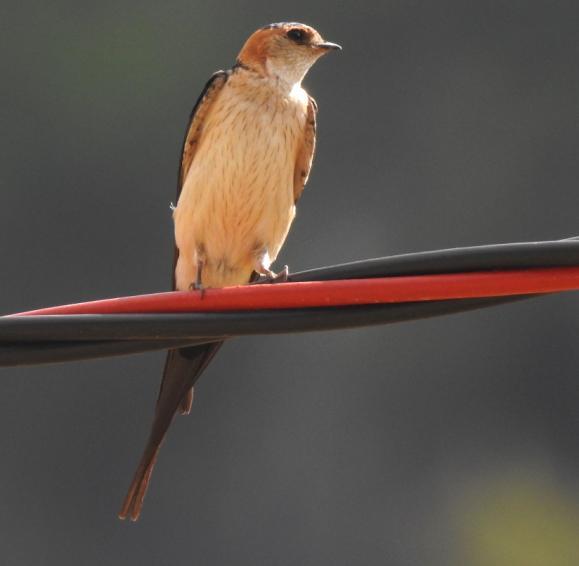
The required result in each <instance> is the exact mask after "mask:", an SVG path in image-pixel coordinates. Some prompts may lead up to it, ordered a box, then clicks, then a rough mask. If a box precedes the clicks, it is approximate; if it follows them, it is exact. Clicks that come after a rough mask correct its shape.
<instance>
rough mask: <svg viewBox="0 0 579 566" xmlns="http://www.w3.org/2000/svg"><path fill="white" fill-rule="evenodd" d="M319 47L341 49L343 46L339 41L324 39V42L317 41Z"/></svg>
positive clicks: (325, 49) (329, 49) (332, 49)
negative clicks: (333, 41)
mask: <svg viewBox="0 0 579 566" xmlns="http://www.w3.org/2000/svg"><path fill="white" fill-rule="evenodd" d="M315 46H316V47H317V48H319V49H323V50H324V51H341V50H342V46H341V45H338V44H337V43H332V42H331V41H324V42H322V43H316V45H315Z"/></svg>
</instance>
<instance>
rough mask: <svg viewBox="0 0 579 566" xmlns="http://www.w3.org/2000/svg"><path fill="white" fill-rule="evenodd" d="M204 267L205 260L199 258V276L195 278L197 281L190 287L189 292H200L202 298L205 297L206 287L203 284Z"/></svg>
mask: <svg viewBox="0 0 579 566" xmlns="http://www.w3.org/2000/svg"><path fill="white" fill-rule="evenodd" d="M203 267H205V259H204V258H203V257H199V258H198V259H197V275H196V276H195V281H194V282H193V283H191V285H189V290H190V291H199V292H200V293H201V298H203V297H204V296H205V287H203V283H202V276H203Z"/></svg>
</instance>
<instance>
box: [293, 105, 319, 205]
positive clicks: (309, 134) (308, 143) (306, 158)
mask: <svg viewBox="0 0 579 566" xmlns="http://www.w3.org/2000/svg"><path fill="white" fill-rule="evenodd" d="M317 112H318V105H317V104H316V101H315V100H314V99H313V98H312V97H311V96H310V97H309V99H308V110H307V115H306V127H305V129H304V137H303V140H302V144H301V146H300V148H299V149H298V156H297V160H296V166H295V169H294V203H297V202H298V200H300V197H301V196H302V192H303V190H304V186H305V184H306V183H307V182H308V177H309V175H310V169H311V168H312V161H313V160H314V152H315V150H316V114H317Z"/></svg>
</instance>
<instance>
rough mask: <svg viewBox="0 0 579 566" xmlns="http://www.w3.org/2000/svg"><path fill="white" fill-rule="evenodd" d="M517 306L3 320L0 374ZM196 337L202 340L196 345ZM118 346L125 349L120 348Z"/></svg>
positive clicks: (458, 304) (487, 302) (460, 303)
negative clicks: (231, 339)
mask: <svg viewBox="0 0 579 566" xmlns="http://www.w3.org/2000/svg"><path fill="white" fill-rule="evenodd" d="M521 298H528V297H519V299H521ZM516 299H517V298H516V297H500V298H491V299H461V300H456V301H454V300H453V301H431V302H420V303H397V304H387V305H386V304H382V305H363V306H353V307H328V308H309V309H284V310H267V311H251V312H245V311H244V312H232V313H191V314H162V315H159V314H154V315H106V316H102V315H67V316H58V315H53V316H38V317H34V319H32V317H22V318H11V319H7V321H6V322H7V324H2V325H0V367H1V366H15V365H34V364H42V363H54V362H63V361H72V360H80V359H89V358H98V357H107V356H111V355H121V354H124V353H127V354H128V353H139V352H146V351H151V350H160V349H167V348H174V347H177V346H184V345H192V344H199V343H206V342H214V341H218V340H222V339H224V337H225V336H226V335H225V332H227V335H228V336H230V337H231V336H248V335H256V334H285V333H288V332H292V333H295V332H313V331H320V330H340V329H346V328H356V327H363V326H375V325H379V324H392V323H395V322H404V321H410V320H419V319H424V318H431V317H435V316H441V315H443V314H454V313H459V312H466V311H469V310H475V309H479V308H481V307H483V306H484V307H489V306H496V305H500V304H504V303H507V302H513V300H516ZM32 320H34V322H35V324H33V325H32V324H30V322H31V321H32ZM152 331H153V332H152ZM152 334H153V335H154V338H152V337H151V336H152ZM201 334H203V335H204V338H200V337H199V336H200V335H201ZM17 340H18V342H17ZM159 341H161V344H159ZM51 342H52V343H53V344H55V347H54V348H51V346H50V344H51ZM123 342H125V343H126V344H127V346H123ZM67 345H68V346H69V347H68V348H67Z"/></svg>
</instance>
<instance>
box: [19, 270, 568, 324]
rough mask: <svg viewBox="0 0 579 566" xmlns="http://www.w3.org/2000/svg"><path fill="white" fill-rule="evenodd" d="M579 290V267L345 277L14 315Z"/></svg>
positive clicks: (317, 304) (306, 304)
mask: <svg viewBox="0 0 579 566" xmlns="http://www.w3.org/2000/svg"><path fill="white" fill-rule="evenodd" d="M572 290H579V267H554V268H541V269H521V270H502V271H490V272H489V271H484V272H471V273H453V274H439V275H411V276H400V277H383V278H376V279H346V280H335V281H311V282H304V283H276V284H271V285H267V284H265V285H243V286H239V287H228V288H225V289H206V290H205V291H204V292H203V295H202V294H201V292H199V291H193V292H171V293H155V294H152V295H137V296H132V297H122V298H116V299H104V300H100V301H91V302H87V303H78V304H72V305H62V306H57V307H50V308H45V309H39V310H33V311H27V312H22V313H18V314H17V315H11V316H25V315H26V316H28V315H56V314H60V315H64V314H129V313H132V314H137V313H139V314H143V313H183V312H211V311H235V310H237V311H239V310H260V309H292V308H308V307H337V306H347V305H368V304H378V303H406V302H414V301H438V300H444V299H467V298H476V297H504V296H508V295H532V294H540V293H555V292H560V291H572Z"/></svg>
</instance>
